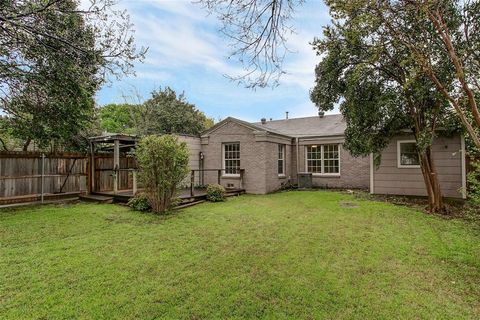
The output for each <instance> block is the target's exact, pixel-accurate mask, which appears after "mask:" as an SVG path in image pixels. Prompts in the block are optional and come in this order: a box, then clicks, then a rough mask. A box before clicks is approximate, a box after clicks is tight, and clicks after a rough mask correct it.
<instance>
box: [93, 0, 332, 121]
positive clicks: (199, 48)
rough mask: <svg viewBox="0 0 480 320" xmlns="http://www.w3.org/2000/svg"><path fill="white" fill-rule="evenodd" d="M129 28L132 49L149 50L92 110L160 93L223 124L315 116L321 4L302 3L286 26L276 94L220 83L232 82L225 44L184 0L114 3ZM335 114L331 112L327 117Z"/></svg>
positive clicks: (314, 0)
mask: <svg viewBox="0 0 480 320" xmlns="http://www.w3.org/2000/svg"><path fill="white" fill-rule="evenodd" d="M118 6H119V7H120V8H125V9H127V11H128V13H129V14H130V18H131V21H132V22H133V24H134V26H135V27H134V29H135V34H134V36H135V39H136V45H137V46H138V47H140V46H144V47H148V48H149V49H148V52H147V55H146V58H145V60H144V62H143V63H136V64H135V72H136V76H128V77H123V78H122V79H120V80H114V79H112V80H111V81H110V83H109V84H108V85H106V86H104V87H103V88H102V89H101V90H100V91H99V92H98V94H97V97H96V99H97V103H98V104H99V105H105V104H108V103H122V102H125V99H126V98H127V100H131V101H130V102H133V100H136V99H133V97H135V96H137V95H139V96H140V97H141V98H142V99H148V97H149V96H150V93H151V92H152V91H153V90H155V89H158V88H159V87H162V88H163V87H166V86H169V87H171V88H173V89H174V90H175V91H177V92H178V93H180V92H184V93H185V95H186V98H187V100H188V101H189V102H190V103H193V104H195V105H196V106H197V108H198V109H200V110H201V111H203V112H204V113H205V114H206V115H207V116H209V117H211V118H214V119H215V120H216V121H218V120H220V119H224V118H226V117H228V116H232V117H236V118H239V119H243V120H246V121H259V119H261V118H263V117H265V118H267V119H269V118H273V119H283V118H284V117H285V112H286V111H288V112H289V116H290V117H291V118H298V117H304V116H314V115H316V114H317V113H318V110H317V109H316V108H315V106H314V104H313V103H312V102H311V101H310V99H309V90H310V89H311V88H312V87H313V86H314V69H315V65H316V64H317V63H318V62H319V57H318V56H317V55H316V54H315V52H314V51H313V49H312V47H311V45H310V44H309V42H311V41H312V40H313V39H314V37H320V36H321V35H322V27H323V26H324V25H326V24H328V23H329V21H330V17H329V14H328V9H327V7H326V6H325V5H324V4H323V2H322V1H321V0H307V1H306V3H305V4H303V5H302V6H301V7H299V8H298V9H297V11H296V12H295V15H294V19H293V20H292V25H293V27H294V29H295V33H294V34H292V35H290V36H289V39H288V48H289V50H290V51H291V53H289V54H288V55H287V57H286V59H285V64H284V69H285V71H286V73H287V74H286V75H284V76H283V77H282V78H281V80H280V85H279V86H277V87H275V88H270V87H267V88H258V89H256V90H252V89H247V88H245V87H244V86H242V85H238V84H237V83H235V82H232V81H231V80H230V79H229V78H228V77H226V76H225V75H237V74H238V72H239V64H238V62H237V61H232V60H231V59H228V57H229V47H228V44H229V42H228V39H226V38H225V37H222V35H221V34H220V32H219V31H218V29H219V28H220V24H219V22H218V20H217V19H216V18H215V17H214V16H209V15H208V14H207V12H206V11H205V10H204V9H203V8H201V6H199V5H198V4H194V3H192V2H191V1H190V0H137V1H131V0H119V3H118ZM334 113H336V112H334Z"/></svg>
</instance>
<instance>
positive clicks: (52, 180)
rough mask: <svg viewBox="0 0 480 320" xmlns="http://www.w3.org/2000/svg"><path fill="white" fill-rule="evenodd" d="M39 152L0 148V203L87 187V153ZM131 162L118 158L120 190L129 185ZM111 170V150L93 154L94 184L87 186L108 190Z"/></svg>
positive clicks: (48, 196)
mask: <svg viewBox="0 0 480 320" xmlns="http://www.w3.org/2000/svg"><path fill="white" fill-rule="evenodd" d="M42 156H43V155H42V153H39V152H0V205H2V204H10V203H17V202H32V201H38V200H40V199H41V198H42V194H43V197H44V198H45V199H52V198H54V199H55V198H62V197H72V196H78V195H80V194H82V193H86V192H87V191H88V190H89V183H90V179H89V173H90V168H91V167H90V161H91V158H90V156H89V155H87V154H81V153H56V154H45V155H44V158H42ZM42 163H43V166H42ZM135 166H136V163H135V160H134V159H133V158H131V157H128V158H127V157H122V158H120V171H118V176H119V189H120V190H122V189H131V188H132V186H133V179H132V169H133V168H135ZM42 167H43V168H42ZM42 173H43V174H42ZM114 173H115V171H114V170H113V156H112V155H111V154H98V155H95V179H94V182H95V185H94V186H91V190H93V191H112V190H113V174H114ZM42 181H43V183H42Z"/></svg>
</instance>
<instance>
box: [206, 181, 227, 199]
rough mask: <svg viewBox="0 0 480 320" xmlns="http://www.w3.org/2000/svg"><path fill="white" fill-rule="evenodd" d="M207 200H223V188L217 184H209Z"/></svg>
mask: <svg viewBox="0 0 480 320" xmlns="http://www.w3.org/2000/svg"><path fill="white" fill-rule="evenodd" d="M207 200H208V201H212V202H220V201H225V188H224V187H223V186H221V185H219V184H209V185H208V187H207Z"/></svg>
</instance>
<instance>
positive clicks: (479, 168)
mask: <svg viewBox="0 0 480 320" xmlns="http://www.w3.org/2000/svg"><path fill="white" fill-rule="evenodd" d="M472 166H473V171H472V172H470V173H469V174H468V177H467V180H468V189H469V190H468V196H469V198H470V202H472V204H473V205H475V206H480V161H477V162H474V163H472Z"/></svg>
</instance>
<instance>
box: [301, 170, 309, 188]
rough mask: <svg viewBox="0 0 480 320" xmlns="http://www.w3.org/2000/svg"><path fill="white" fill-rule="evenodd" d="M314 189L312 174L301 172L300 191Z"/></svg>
mask: <svg viewBox="0 0 480 320" xmlns="http://www.w3.org/2000/svg"><path fill="white" fill-rule="evenodd" d="M311 188H312V173H310V172H300V173H299V174H298V189H311Z"/></svg>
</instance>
